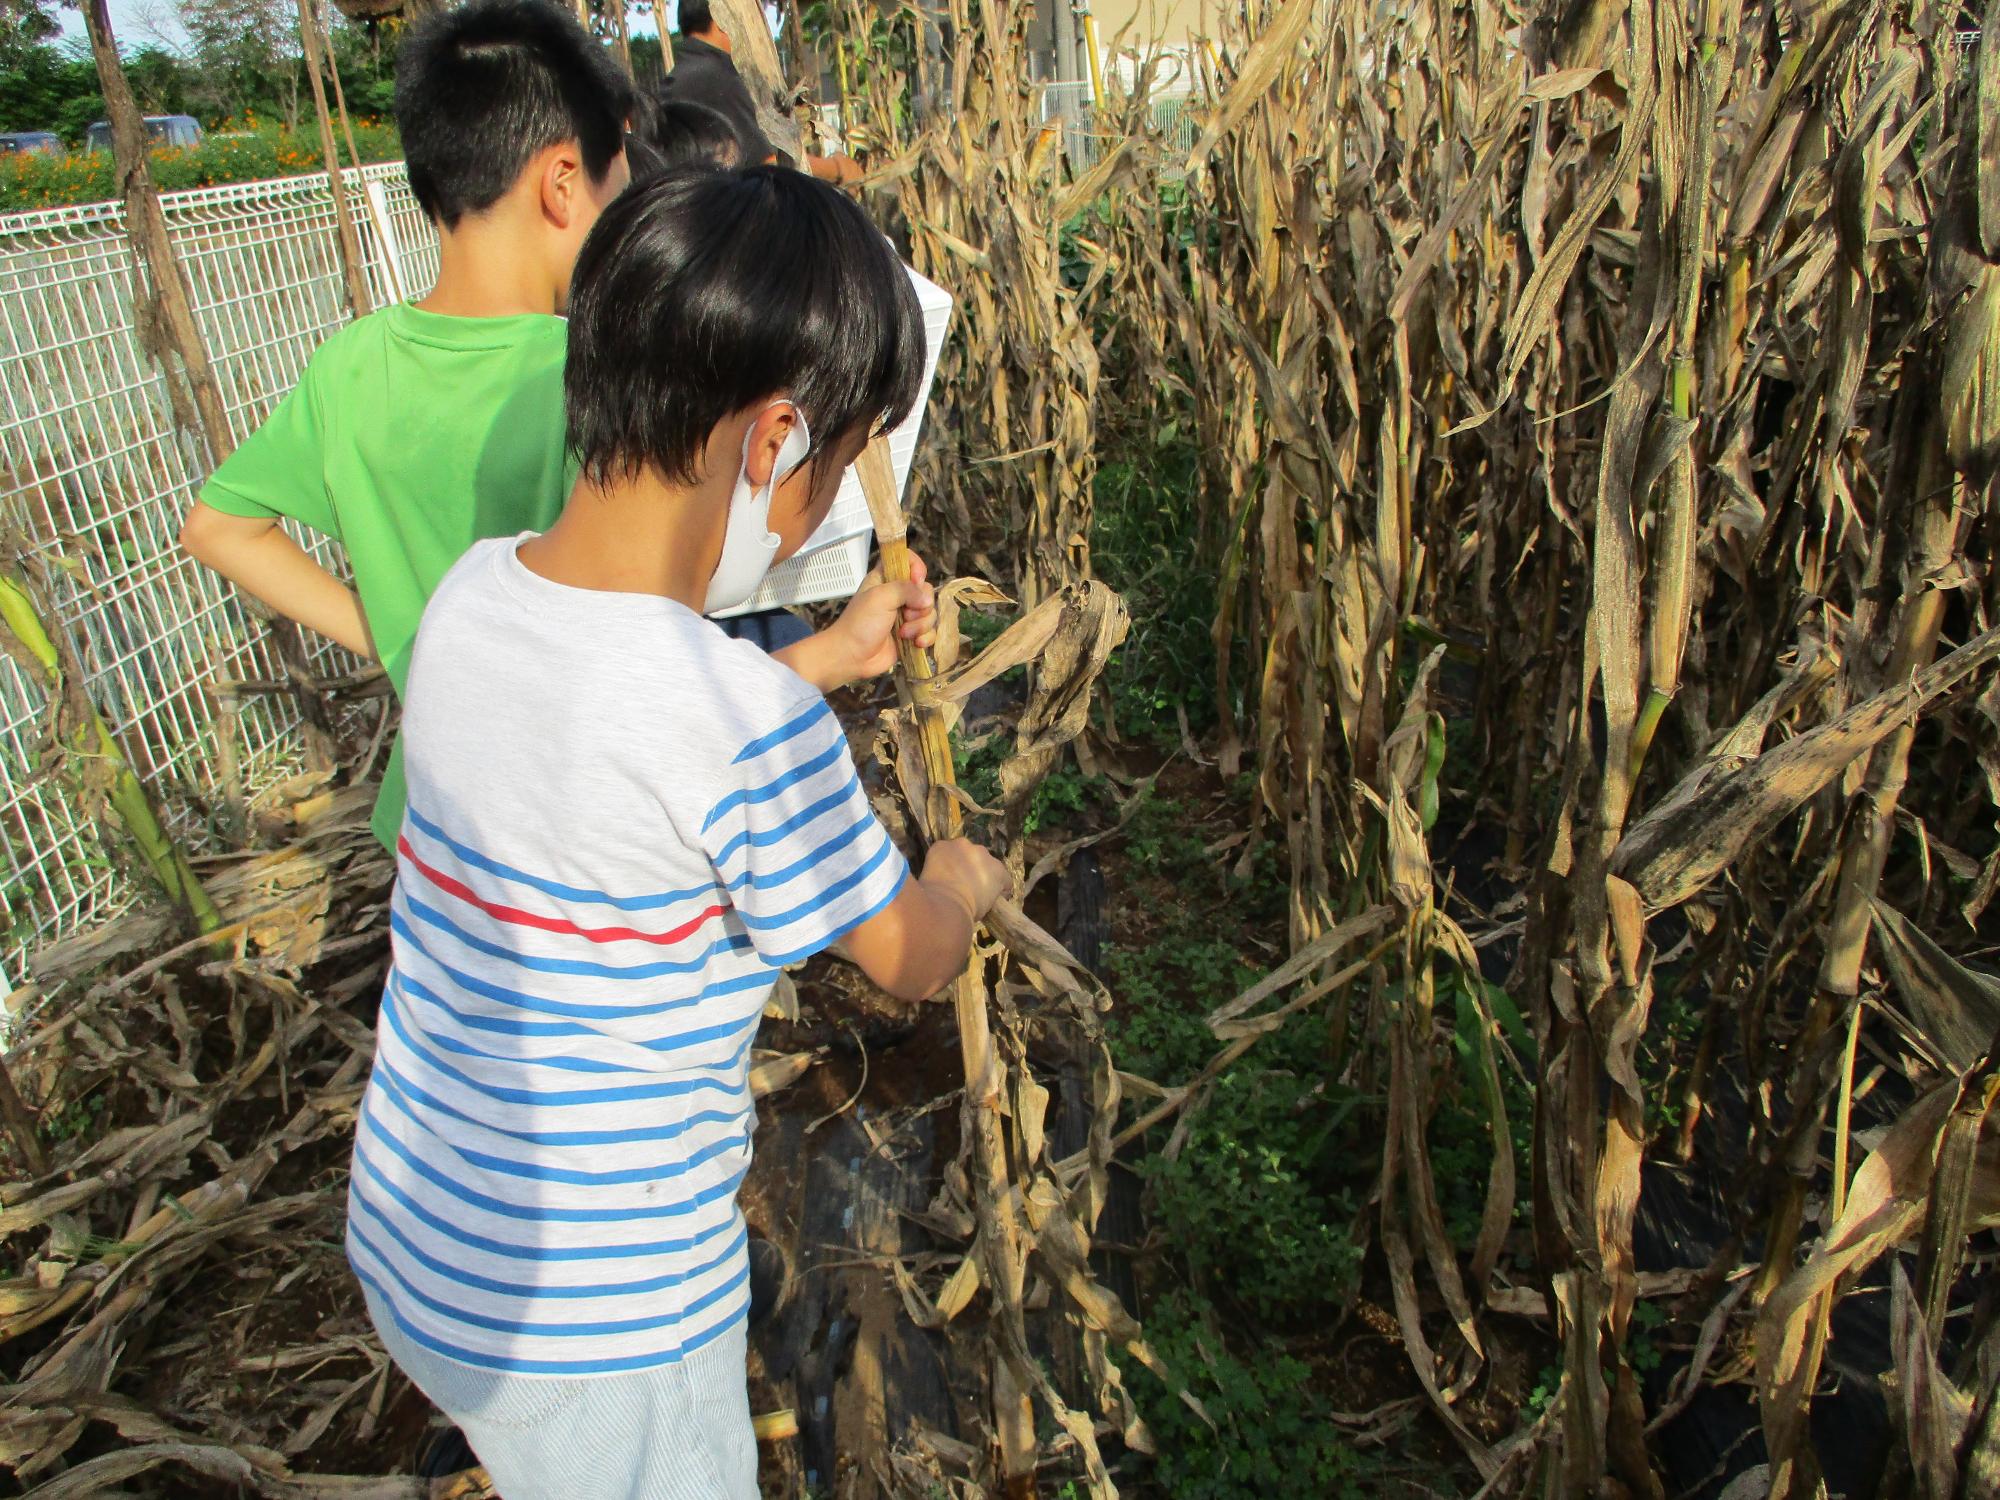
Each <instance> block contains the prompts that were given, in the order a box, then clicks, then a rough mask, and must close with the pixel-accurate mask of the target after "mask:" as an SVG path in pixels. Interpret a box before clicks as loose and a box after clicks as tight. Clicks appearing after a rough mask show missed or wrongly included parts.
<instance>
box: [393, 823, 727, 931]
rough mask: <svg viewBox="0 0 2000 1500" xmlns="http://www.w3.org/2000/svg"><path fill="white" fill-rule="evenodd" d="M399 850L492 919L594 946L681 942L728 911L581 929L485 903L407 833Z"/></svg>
mask: <svg viewBox="0 0 2000 1500" xmlns="http://www.w3.org/2000/svg"><path fill="white" fill-rule="evenodd" d="M396 850H397V852H398V853H400V854H401V855H402V856H403V858H405V859H407V860H408V861H409V862H410V863H411V864H413V865H415V866H416V867H417V869H418V870H420V871H421V872H422V873H423V876H424V878H425V879H426V880H428V881H429V882H430V883H431V884H432V885H434V886H436V887H437V888H438V889H439V890H441V891H445V892H447V893H448V894H450V895H453V896H456V897H458V899H459V900H461V901H463V902H465V903H466V904H467V905H469V906H476V907H478V908H479V909H480V910H481V911H483V912H485V913H486V915H487V916H489V917H496V918H498V919H499V920H500V921H502V922H510V923H512V924H514V925H515V926H517V927H535V928H539V929H540V930H541V931H543V932H560V933H564V934H566V935H568V936H571V937H580V938H588V939H589V940H590V941H591V942H593V943H678V942H679V941H681V939H683V938H685V937H687V936H688V935H689V934H690V933H692V932H694V931H695V930H696V929H697V928H699V927H700V926H701V924H702V923H704V922H706V921H707V920H708V919H709V918H710V917H719V916H721V915H722V914H723V912H724V911H726V910H728V908H727V907H723V906H711V907H709V908H708V909H707V910H706V911H701V912H697V913H696V914H695V915H694V916H692V917H690V918H688V920H687V921H685V922H683V923H681V925H680V926H678V927H675V928H673V929H671V930H670V931H667V932H641V931H639V930H638V929H637V928H636V927H579V926H577V925H576V923H574V922H565V921H563V920H562V918H560V917H545V916H542V915H541V914H540V913H538V912H532V911H522V910H521V908H520V907H518V906H502V905H500V903H498V902H497V901H487V900H483V899H482V898H481V897H480V896H479V895H478V894H477V893H475V892H474V891H473V889H472V887H471V886H469V885H467V884H466V883H465V882H464V881H462V880H454V879H453V878H452V877H451V876H449V875H447V874H445V873H444V871H442V870H438V869H433V868H432V867H431V866H429V865H427V864H425V863H424V862H423V861H422V860H421V859H419V858H418V857H417V851H416V850H414V849H412V848H411V847H410V840H409V836H408V835H407V834H406V835H404V836H403V837H401V838H398V839H397V840H396Z"/></svg>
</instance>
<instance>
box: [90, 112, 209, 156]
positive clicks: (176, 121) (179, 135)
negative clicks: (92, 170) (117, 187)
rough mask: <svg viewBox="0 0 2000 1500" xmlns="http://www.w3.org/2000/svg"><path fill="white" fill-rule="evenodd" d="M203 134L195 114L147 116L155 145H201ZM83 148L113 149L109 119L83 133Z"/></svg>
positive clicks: (147, 132) (150, 139) (151, 137)
mask: <svg viewBox="0 0 2000 1500" xmlns="http://www.w3.org/2000/svg"><path fill="white" fill-rule="evenodd" d="M201 136H202V130H201V121H199V120H197V119H196V118H195V117H194V116H193V115H147V116H146V139H147V141H149V142H150V143H151V144H153V145H155V146H199V145H200V144H201ZM83 149H84V150H86V151H109V150H110V149H111V125H110V122H109V121H106V120H99V121H98V122H97V123H96V124H94V125H92V126H91V127H90V129H88V130H86V131H85V132H84V133H83Z"/></svg>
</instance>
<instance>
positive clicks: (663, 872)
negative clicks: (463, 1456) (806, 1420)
mask: <svg viewBox="0 0 2000 1500" xmlns="http://www.w3.org/2000/svg"><path fill="white" fill-rule="evenodd" d="M923 363H924V341H923V331H922V326H921V321H920V318H919V314H918V310H917V305H916V300H915V296H914V294H913V292H912V290H911V287H910V284H909V281H908V279H907V278H906V276H905V274H904V272H903V269H902V267H901V265H900V264H899V263H898V262H897V260H896V258H895V256H894V254H893V253H892V251H891V250H890V248H889V246H888V244H887V243H886V241H884V240H883V238H882V236H881V235H880V234H879V233H878V232H877V231H876V230H875V229H874V227H873V226H872V225H871V224H870V223H869V222H868V220H867V218H866V216H865V215H864V214H863V213H862V212H861V210H860V209H859V208H858V207H856V206H855V205H854V204H853V203H851V202H849V201H848V200H847V199H846V198H844V197H843V196H842V195H841V194H840V193H839V192H837V191H835V190H833V189H831V188H829V187H826V186H824V185H822V184H820V183H817V182H814V181H813V180H811V179H810V178H808V177H805V176H804V175H802V174H798V173H792V172H786V171H783V170H782V169H775V168H763V167H760V168H753V169H750V170H747V171H740V172H722V173H715V174H684V175H674V176H669V177H667V178H664V179H662V180H660V181H658V182H656V183H654V184H652V185H650V186H648V187H646V188H643V189H636V190H634V191H632V192H630V193H628V194H627V195H625V196H624V197H623V198H621V199H620V200H618V201H617V202H616V203H614V204H613V205H612V206H611V207H610V208H609V209H608V210H606V212H605V214H604V216H603V218H602V220H601V221H600V222H599V224H598V226H597V227H596V229H594V230H593V231H592V233H591V236H590V239H589V241H588V242H587V243H586V244H585V246H584V249H583V252H582V255H581V258H580V259H579V261H578V263H577V269H576V279H575V283H574V289H573V292H572V297H571V305H570V324H569V355H568V363H567V368H566V371H565V377H564V381H565V396H566V402H567V410H568V421H569V434H570V442H571V445H572V447H573V449H574V450H575V453H576V456H577V457H578V459H579V460H580V462H581V465H582V472H581V475H580V477H579V479H578V481H577V484H576V488H575V490H574V491H573V493H572V494H571V496H570V499H569V502H568V504H567V506H566V507H565V509H564V510H563V513H562V515H561V517H560V518H559V519H558V520H557V521H556V522H555V524H554V525H553V526H552V527H551V528H550V529H549V530H548V531H547V532H546V533H544V534H542V535H540V536H534V535H523V536H521V537H515V538H507V539H503V540H498V541H491V542H482V543H479V544H476V545H475V546H474V547H473V548H472V550H471V551H470V552H469V553H468V554H467V555H466V557H465V558H464V560H463V561H461V562H460V563H459V564H458V565H457V566H456V567H455V568H454V569H453V570H452V571H451V572H450V574H448V575H447V576H446V578H445V579H444V581H443V582H442V583H441V584H440V585H439V587H438V590H437V592H436V594H435V596H434V597H433V599H432V602H431V604H430V607H429V609H428V610H427V611H426V613H425V616H424V621H423V625H422V628H421V630H420V631H419V634H418V638H417V644H416V649H415V654H414V658H413V661H412V664H411V669H410V678H409V686H408V691H407V695H406V706H405V713H404V721H403V738H404V755H405V768H406V773H407V776H408V782H409V810H408V813H407V816H406V818H405V820H404V824H403V829H402V834H401V837H400V839H399V841H398V874H397V885H396V894H395V898H394V907H393V913H392V927H393V935H394V962H393V964H392V967H391V972H390V977H389V981H388V985H387V990H386V993H385V995H384V998H383V1004H382V1016H381V1020H380V1023H379V1026H378V1033H377V1052H376V1059H375V1067H374V1072H373V1074H372V1076H371V1078H370V1081H369V1086H368V1091H367V1094H366V1097H365V1098H364V1100H363V1103H362V1108H361V1115H360V1122H359V1126H358V1129H357V1138H356V1145H355V1156H354V1171H353V1177H352V1185H351V1189H350V1198H349V1218H348V1248H349V1256H350V1259H351V1261H352V1263H353V1265H354V1268H355V1271H356V1274H357V1275H358V1276H359V1277H360V1279H361V1281H362V1284H363V1288H364V1291H365V1293H366V1296H367V1300H368V1307H369V1312H370V1315H371V1317H372V1318H373V1319H374V1322H375V1325H376V1327H377V1329H378V1331H379V1332H380V1333H381V1335H382V1339H383V1342H384V1344H385V1345H386V1346H387V1348H388V1349H389V1352H390V1353H391V1355H392V1356H393V1357H394V1358H395V1359H396V1361H397V1363H398V1364H399V1365H401V1366H402V1368H403V1369H404V1371H405V1372H406V1373H407V1374H409V1375H410V1376H411V1378H412V1379H414V1380H415V1381H416V1383H417V1384H418V1385H419V1386H421V1387H422V1388H423V1390H424V1391H425V1393H426V1394H427V1395H428V1396H429V1397H430V1398H431V1400H432V1401H433V1402H435V1403H436V1404H437V1406H439V1407H440V1408H441V1409H443V1410H444V1411H445V1412H447V1413H448V1414H450V1416H451V1417H452V1418H453V1419H454V1420H455V1421H456V1422H458V1424H459V1425H460V1426H461V1427H462V1428H463V1429H464V1431H465V1433H466V1435H467V1437H468V1438H469V1439H470V1441H471V1444H472V1447H473V1449H474V1450H475V1451H476V1452H477V1453H478V1455H479V1457H480V1459H481V1460H482V1461H483V1462H484V1463H485V1465H486V1467H487V1469H488V1470H489V1472H490V1473H491V1475H492V1478H493V1482H494V1485H495V1487H496V1488H497V1489H498V1491H499V1493H500V1494H501V1495H503V1496H505V1497H507V1500H557V1497H562V1500H571V1497H589V1500H627V1497H629V1500H749V1497H752V1496H754V1495H755V1494H756V1493H757V1487H756V1445H755V1440H754V1438H753V1436H752V1433H751V1428H750V1417H749V1406H748V1400H747V1394H746V1390H745V1377H744V1359H745V1339H744V1326H745V1312H746V1308H747V1304H748V1300H749V1277H748V1265H747V1258H746V1252H745V1229H744V1223H743V1218H742V1215H741V1213H740V1212H739V1211H738V1209H737V1206H736V1192H737V1189H738V1187H739V1185H740V1184H741V1183H742V1180H743V1177H744V1174H745V1172H746V1171H747V1169H748V1166H749V1161H750V1138H751V1131H752V1128H753V1126H754V1123H755V1111H754V1108H753V1105H752V1101H751V1096H750V1091H749V1086H748V1062H749V1051H750V1044H751V1039H752V1037H753V1036H754V1034H755V1032H756V1027H757V1019H758V1016H759V1014H760V1013H761V1012H762V1010H763V1007H764V1003H765V1000H766V998H767V997H768V996H769V994H770V991H771V987H772V985H773V983H774V982H775V980H776V977H777V974H778V971H779V970H780V969H781V968H783V967H784V966H785V965H788V964H792V963H797V962H799V961H800V960H802V959H805V958H807V957H809V956H811V955H812V954H814V953H817V952H819V951H821V950H822V949H825V948H827V947H829V946H831V945H834V944H836V943H838V944H840V945H841V946H842V948H843V949H844V951H845V952H846V953H847V955H848V956H849V957H851V958H852V959H853V960H854V961H855V962H856V963H858V964H859V965H860V966H861V968H862V969H863V970H864V971H865V972H866V973H867V974H868V975H869V976H870V977H871V978H872V979H874V980H875V981H876V982H877V983H878V984H880V985H882V986H883V987H884V988H885V989H887V990H889V991H890V992H892V993H894V994H896V995H899V996H902V997H904V998H907V999H912V1000H915V999H922V998H927V997H929V996H931V995H933V994H935V993H936V992H937V991H938V990H940V989H942V988H943V987H944V986H945V985H946V984H947V983H948V982H949V981H950V979H951V978H952V977H953V976H954V975H955V974H957V973H958V971H959V970H960V968H961V967H962V966H963V965H964V963H965V961H966V957H967V954H968V952H969V949H970V945H971V941H972V932H973V927H974V924H975V923H976V922H977V921H978V919H979V918H980V917H981V916H982V915H983V914H984V913H985V912H986V910H987V909H988V907H990V905H991V904H992V902H993V901H994V900H995V899H997V897H998V896H999V895H1000V894H1001V893H1002V892H1003V890H1004V889H1005V887H1006V885H1007V876H1006V874H1005V872H1004V869H1003V868H1002V866H1001V865H1000V864H999V863H998V862H997V861H995V860H994V859H993V858H992V857H991V856H990V855H988V854H986V853H985V852H984V851H983V850H981V849H979V848H977V847H976V846H974V845H972V844H969V843H967V842H965V841H963V840H954V841H951V842H947V843H941V844H937V845H934V846H932V848H931V850H930V851H929V854H928V856H927V858H926V860H925V863H924V870H923V875H922V878H921V879H912V878H911V877H910V873H909V870H908V868H907V866H906V865H905V863H904V860H903V857H902V855H901V854H899V853H898V852H897V850H896V849H895V847H894V846H893V845H892V844H891V843H890V841H889V838H888V835H887V833H886V832H885V831H884V830H883V828H882V827H881V825H880V824H879V823H878V822H877V821H876V819H875V817H874V815H873V813H872V812H871V811H870V809H869V805H868V802H867V799H866V797H865V796H864V795H863V792H862V789H861V785H860V782H859V780H858V779H857V777H856V773H855V768H854V765H853V762H852V760H851V758H850V756H849V754H848V750H847V745H846V740H845V738H844V737H843V735H842V733H841V730H840V727H839V725H838V723H837V722H836V721H835V720H834V717H833V715H832V713H831V712H830V711H829V710H828V708H827V706H826V703H825V702H824V700H823V699H822V698H821V696H820V694H819V691H818V690H817V689H816V688H815V687H813V686H812V685H811V684H812V683H814V682H819V683H826V682H832V681H839V680H842V679H853V678H858V677H861V676H865V675H872V674H875V673H880V672H882V671H886V670H887V669H888V667H889V665H890V664H891V662H892V661H893V660H894V654H895V637H896V634H897V633H898V630H899V629H901V628H907V624H906V612H909V611H914V610H916V609H917V608H919V607H920V605H921V603H922V601H921V598H920V597H919V596H920V593H921V591H920V590H913V591H912V592H911V594H910V595H909V597H907V598H905V597H904V596H903V595H901V594H898V593H896V592H895V591H893V590H884V589H876V590H870V591H868V592H866V593H864V594H863V595H862V596H861V599H860V600H858V601H857V606H856V607H850V609H849V610H848V612H847V614H846V615H845V616H843V619H842V623H841V625H840V626H838V627H836V628H835V629H833V630H830V631H827V632H822V634H821V635H819V636H816V637H814V638H813V640H812V641H811V642H808V643H805V644H806V645H807V646H809V647H811V649H812V650H813V651H814V652H815V653H817V654H816V656H815V657H814V659H813V660H812V661H811V662H809V663H803V664H802V663H800V662H799V661H798V660H797V659H796V658H794V659H793V660H792V662H791V665H786V664H783V663H780V662H778V661H777V660H775V659H773V658H772V657H769V656H767V655H765V654H764V653H763V652H761V651H759V650H758V649H757V648H756V647H755V646H753V645H750V644H748V643H745V642H741V641H734V640H731V639H729V638H728V637H727V636H725V635H724V633H723V632H722V631H721V630H720V629H719V628H718V627H717V626H715V625H714V624H713V623H711V622H709V621H708V620H706V619H704V618H703V612H704V611H705V610H707V611H712V610H717V609H724V608H728V607H729V606H730V605H732V604H734V603H738V602H740V601H741V600H743V599H745V598H748V597H749V596H750V594H751V593H753V592H754V591H755V589H756V587H757V585H758V584H759V583H760V582H761V580H762V578H763V575H764V573H765V571H766V570H768V568H769V567H770V566H771V565H772V564H773V563H774V562H777V561H780V560H782V559H783V558H784V557H786V556H788V555H789V554H790V553H792V552H793V551H796V550H797V548H798V547H799V545H800V543H801V542H803V541H804V540H805V539H806V538H807V537H808V536H809V535H811V533H812V532H813V530H814V529H815V528H816V527H817V526H818V524H819V522H820V520H821V519H822V518H823V517H824V515H825V513H826V511H827V509H828V507H829V506H830V505H831V504H832V501H833V496H834V492H835V490H836V488H837V485H838V481H839V478H840V475H841V473H842V471H843V470H844V469H845V468H846V467H847V466H848V465H849V464H850V463H852V462H853V460H854V458H855V456H856V455H857V454H858V453H859V451H860V449H861V447H862V445H863V444H864V443H865V442H866V440H867V439H868V437H869V436H870V434H871V433H873V432H875V431H877V430H880V429H881V428H883V427H885V426H889V425H893V424H894V423H896V422H897V421H900V420H901V418H902V417H903V416H904V415H905V414H906V413H907V411H908V409H909V407H910V405H911V404H912V402H913V401H914V400H915V398H916V394H917V391H918V388H919V385H920V382H921V374H922V368H923ZM865 601H875V602H873V603H865Z"/></svg>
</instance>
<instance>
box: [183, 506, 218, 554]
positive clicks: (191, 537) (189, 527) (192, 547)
mask: <svg viewBox="0 0 2000 1500" xmlns="http://www.w3.org/2000/svg"><path fill="white" fill-rule="evenodd" d="M215 520H216V513H215V512H214V511H212V510H210V509H209V508H208V507H207V506H206V505H203V504H202V503H201V502H200V501H199V500H197V501H196V502H195V503H194V504H193V505H190V506H189V507H188V513H187V514H186V515H185V516H183V517H181V533H180V544H181V551H183V552H185V553H187V555H188V556H189V557H192V558H193V559H194V560H195V561H196V562H204V563H205V562H207V561H208V560H209V554H210V551H211V549H212V548H213V546H214V544H215V532H216V526H215Z"/></svg>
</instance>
